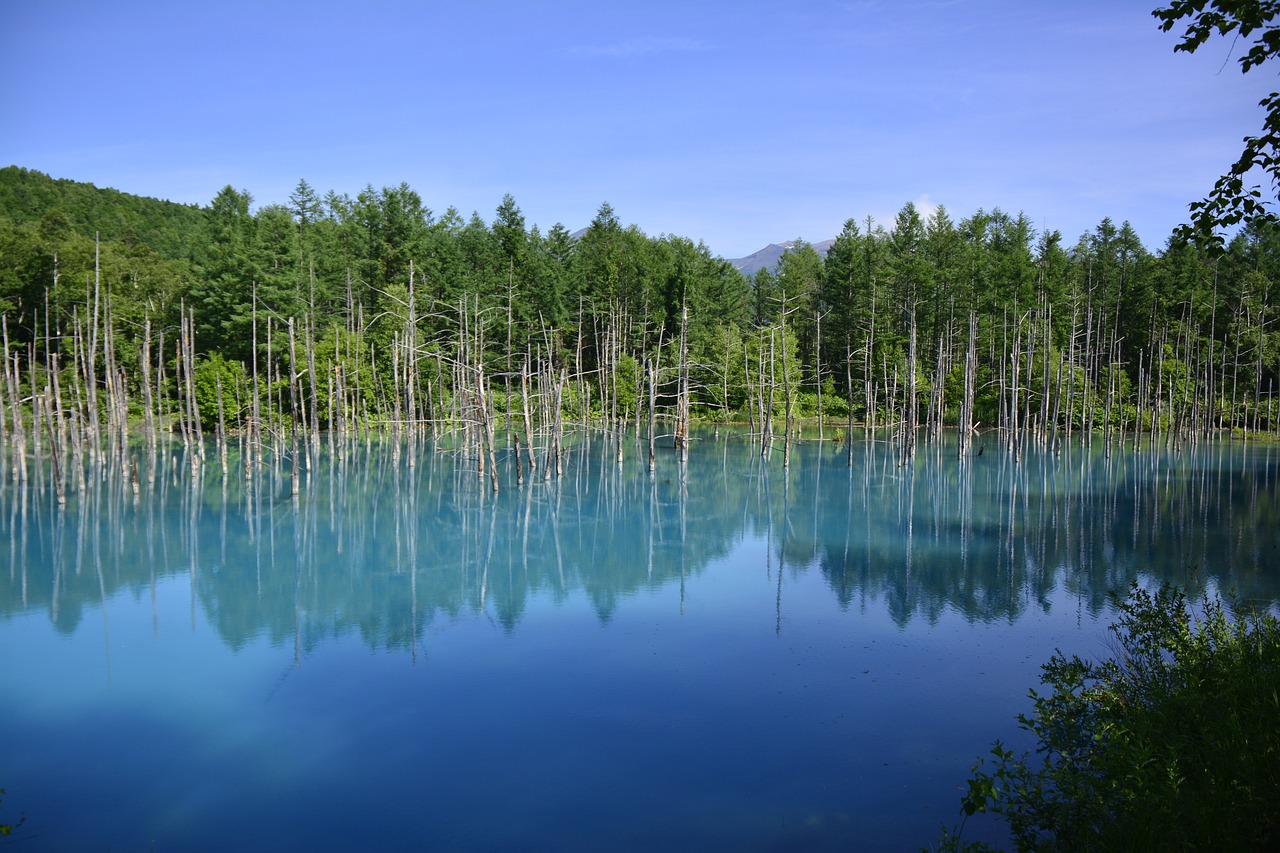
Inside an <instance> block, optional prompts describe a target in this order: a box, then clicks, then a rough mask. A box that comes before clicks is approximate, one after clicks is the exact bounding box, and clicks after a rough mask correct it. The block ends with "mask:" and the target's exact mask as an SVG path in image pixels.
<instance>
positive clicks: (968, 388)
mask: <svg viewBox="0 0 1280 853" xmlns="http://www.w3.org/2000/svg"><path fill="white" fill-rule="evenodd" d="M1277 280H1280V228H1278V227H1277V226H1276V225H1275V224H1274V223H1268V222H1267V221H1265V220H1259V221H1257V222H1255V223H1253V224H1250V225H1248V226H1246V227H1244V228H1243V229H1242V230H1240V231H1239V232H1238V233H1237V234H1235V235H1234V236H1233V237H1232V238H1231V239H1230V240H1229V241H1227V242H1226V243H1225V245H1222V246H1210V247H1209V248H1208V249H1205V248H1202V247H1201V246H1199V245H1197V244H1196V243H1195V242H1193V238H1192V237H1191V236H1189V235H1187V234H1180V233H1174V234H1172V235H1171V236H1170V237H1169V238H1168V240H1167V241H1166V243H1165V245H1164V246H1162V247H1160V248H1159V249H1158V250H1157V251H1154V252H1153V251H1151V250H1149V249H1148V248H1147V247H1145V246H1143V245H1142V242H1141V241H1140V240H1139V238H1138V236H1137V235H1136V234H1135V233H1134V231H1133V229H1132V228H1130V226H1129V225H1128V223H1125V222H1121V223H1120V224H1119V225H1117V224H1116V223H1115V222H1114V221H1113V220H1112V219H1110V218H1103V219H1101V221H1100V222H1099V223H1098V225H1097V227H1096V228H1094V229H1093V230H1092V231H1089V232H1088V233H1085V234H1082V235H1079V236H1078V237H1076V238H1074V240H1072V241H1068V240H1067V239H1064V237H1063V235H1062V234H1060V233H1058V232H1057V231H1048V232H1042V231H1038V230H1037V229H1036V228H1035V227H1034V225H1033V224H1032V222H1031V221H1030V220H1029V219H1028V218H1027V217H1026V216H1025V215H1021V214H1010V213H1007V212H1005V211H1002V210H1000V209H999V208H994V209H992V210H989V211H988V210H978V211H974V212H970V213H968V215H966V216H964V217H963V218H960V219H955V218H953V216H952V214H951V213H950V212H949V211H947V210H945V209H944V208H941V207H939V208H937V209H936V210H934V211H932V212H929V213H928V214H927V215H926V214H923V213H922V212H921V211H920V210H918V209H917V208H916V207H915V206H914V205H912V204H910V203H908V204H906V205H904V206H903V207H902V209H901V210H900V211H899V212H898V214H897V216H896V218H895V219H894V221H893V222H891V223H878V222H875V221H873V220H871V219H866V220H857V219H849V220H848V221H847V222H846V223H845V224H844V228H843V230H842V231H841V233H840V234H839V235H838V237H837V238H836V239H835V241H834V243H833V244H832V245H831V246H830V249H829V251H828V252H827V254H826V256H825V257H823V256H821V255H820V254H819V253H818V252H817V251H816V250H815V249H814V248H813V247H812V246H810V245H809V244H807V243H805V242H803V241H797V243H796V244H795V246H794V248H793V249H791V250H790V251H788V253H787V254H785V255H784V256H783V258H782V260H781V261H780V263H779V265H778V266H777V267H776V268H775V269H773V270H761V271H759V272H758V273H756V274H754V275H752V276H744V275H743V274H741V273H740V272H739V271H738V270H737V269H735V268H734V267H733V266H732V265H731V264H730V263H729V262H727V261H725V260H724V259H722V258H719V257H716V256H714V255H713V254H712V253H711V252H710V250H709V249H708V248H707V247H706V246H705V245H703V244H701V243H695V242H693V241H692V240H690V239H687V238H684V237H680V236H674V235H661V236H657V237H653V236H649V235H647V234H645V233H644V232H643V231H642V230H641V229H640V228H639V227H637V226H635V225H623V224H622V222H621V221H620V219H619V217H618V214H617V213H615V211H614V210H613V209H612V208H611V207H610V206H609V205H608V204H602V205H601V206H600V208H599V211H598V212H597V214H596V216H595V218H594V219H592V221H591V222H590V224H589V225H588V226H587V227H586V228H585V229H584V230H582V231H580V232H577V233H571V232H570V231H569V230H568V229H567V228H566V227H565V226H564V225H561V224H558V223H557V224H555V225H553V226H552V227H551V228H549V229H548V230H546V231H545V232H543V231H542V230H540V229H539V227H538V226H536V225H531V224H529V223H527V222H526V220H525V217H524V215H523V214H522V212H521V210H520V208H519V206H518V205H517V203H516V201H515V199H513V198H512V197H511V196H510V195H507V196H505V197H504V198H503V199H502V200H501V202H500V203H499V204H498V206H497V208H496V209H495V210H494V212H493V215H492V217H491V219H489V220H488V221H486V220H485V218H483V217H482V216H480V215H479V214H478V213H472V214H471V215H470V216H469V217H464V216H463V215H462V214H460V213H459V211H457V210H455V209H454V208H447V209H446V210H445V211H444V212H443V213H437V212H435V211H433V210H431V209H430V208H428V207H427V206H426V204H425V203H424V201H423V200H422V198H421V197H420V196H419V195H418V193H416V192H415V191H414V190H412V189H411V188H410V187H409V186H408V185H406V184H401V185H399V186H397V187H384V188H382V189H375V188H374V187H372V186H368V187H366V188H365V189H364V190H362V191H361V192H360V193H359V194H358V195H357V196H356V197H355V198H351V197H350V196H348V195H345V194H342V195H340V194H337V193H335V192H332V191H331V192H328V193H325V194H323V195H322V194H321V193H320V192H318V191H317V190H315V189H314V188H312V187H311V186H310V185H309V184H308V183H307V182H306V181H305V180H304V181H300V182H299V183H298V185H297V187H296V189H295V190H294V192H293V193H292V194H291V195H290V196H289V198H288V200H287V201H286V202H284V203H270V204H265V205H260V206H255V203H254V199H253V198H252V197H251V195H250V194H249V193H248V192H247V191H244V190H237V189H234V188H233V187H231V186H227V187H225V188H224V189H222V190H221V191H220V192H219V193H218V194H217V196H216V197H215V198H214V199H213V200H212V201H211V202H210V203H209V204H208V205H207V206H191V205H180V204H174V203H170V202H164V201H158V200H155V199H149V198H141V197H137V196H131V195H128V194H125V193H122V192H117V191H115V190H109V189H98V188H96V187H94V186H93V185H91V184H85V183H77V182H74V181H69V180H61V179H56V180H55V179H53V178H51V177H49V176H47V175H44V174H42V173H40V172H37V171H33V170H29V169H24V168H19V167H16V166H10V167H7V168H4V169H0V313H2V314H3V336H4V348H5V353H6V359H5V381H4V387H3V389H2V391H3V394H0V396H2V397H3V400H2V401H0V402H2V403H3V412H2V415H3V417H0V424H3V426H2V427H0V428H2V429H4V430H5V432H7V433H8V434H9V437H10V438H11V440H12V441H15V442H22V443H24V446H25V443H26V442H29V441H32V440H34V441H36V442H39V441H40V439H41V438H42V437H43V438H45V439H47V440H48V444H49V445H50V446H51V447H53V448H54V449H55V457H56V456H57V452H56V451H57V450H58V449H61V450H62V452H63V453H64V454H67V453H77V454H79V453H84V452H85V449H86V448H91V449H93V448H97V449H110V448H112V447H116V448H118V449H119V450H121V451H126V450H127V449H128V447H129V446H130V442H131V441H134V440H136V439H138V437H139V436H141V439H142V440H143V441H144V442H146V443H148V444H149V445H150V446H151V447H152V448H153V449H154V448H155V446H156V442H157V441H158V440H159V438H158V436H163V435H166V434H167V435H171V436H175V437H177V436H180V437H181V438H182V440H184V441H188V442H192V443H193V446H195V444H198V443H199V444H202V442H201V441H200V439H201V438H202V436H203V435H204V433H213V432H216V434H217V437H218V440H219V442H218V443H219V446H220V447H222V448H223V449H222V455H223V460H224V461H223V464H224V466H225V465H226V461H225V460H226V449H225V448H226V445H227V443H228V441H229V437H235V436H239V437H240V440H241V441H248V442H250V443H251V444H252V446H256V447H261V445H262V444H263V442H264V441H266V440H268V439H271V440H274V441H276V442H277V443H283V444H290V443H291V444H292V446H293V448H294V449H295V450H296V448H297V446H298V442H300V441H301V442H304V443H305V442H307V441H312V442H315V443H316V444H317V446H318V442H319V441H320V436H322V435H326V436H336V437H338V438H341V437H343V436H352V435H357V434H360V433H361V432H365V433H367V432H368V431H374V430H379V431H388V432H392V433H394V434H396V435H399V436H402V437H403V436H406V435H407V436H410V437H411V438H412V437H414V436H418V437H422V436H427V435H430V436H432V437H435V438H439V437H441V436H442V435H449V436H456V437H458V441H459V442H460V443H459V444H458V446H465V447H467V448H472V449H473V450H474V451H475V454H476V456H477V458H478V459H479V465H480V470H481V471H482V472H483V471H484V470H485V462H486V457H487V458H488V462H489V469H490V473H491V476H492V477H493V478H494V479H493V482H494V487H495V488H496V487H497V479H496V473H494V472H493V467H494V452H495V447H496V446H499V445H502V446H504V447H507V448H509V447H510V445H511V441H512V440H513V439H514V441H515V442H516V446H517V453H516V456H517V457H519V456H520V451H519V449H518V448H519V443H520V442H521V441H522V440H523V441H524V442H525V444H526V449H525V451H524V452H525V454H526V455H527V459H528V463H529V466H530V468H531V470H537V468H538V467H539V465H540V464H541V465H543V466H544V470H545V472H546V474H547V475H548V476H549V475H550V473H551V471H552V469H554V468H555V466H556V459H557V456H558V446H559V442H560V440H561V436H562V434H563V431H564V430H565V429H566V428H568V427H590V428H596V429H603V430H606V431H609V430H618V431H621V430H624V429H627V428H629V427H634V428H637V429H639V428H641V427H642V426H648V427H649V430H648V434H649V435H650V442H651V447H652V441H653V438H652V436H654V435H655V433H656V432H662V431H665V433H669V435H670V437H673V438H674V440H675V442H676V445H677V446H680V445H681V444H682V437H683V436H684V435H686V434H687V430H688V426H689V424H690V423H691V422H693V421H704V422H716V423H722V422H723V423H729V422H733V423H740V424H743V425H747V426H749V427H750V432H751V434H752V435H754V436H758V437H759V440H760V442H761V446H762V447H766V446H767V445H768V444H769V443H770V442H772V441H774V440H775V438H776V437H782V438H785V439H788V440H789V439H790V438H791V437H793V436H794V435H795V434H796V432H797V431H798V429H799V426H800V424H801V423H807V424H809V425H810V426H811V427H814V428H816V429H817V430H818V431H819V433H820V434H823V435H829V436H831V437H839V436H841V435H844V434H846V433H847V432H849V431H852V430H855V429H863V430H866V431H868V432H871V431H876V430H879V431H881V432H882V433H884V434H888V435H890V436H892V440H893V441H894V442H895V443H896V445H897V447H898V448H899V449H900V451H901V453H902V455H903V457H904V458H907V457H909V456H910V455H911V454H912V453H914V452H915V450H916V448H917V446H918V444H919V443H920V442H932V441H935V440H936V439H937V438H938V437H939V436H941V435H942V433H943V431H944V430H948V429H958V431H959V435H960V453H961V454H962V455H963V454H965V453H967V452H972V441H973V436H974V435H978V434H982V433H983V432H984V431H987V430H995V431H997V432H994V433H993V434H992V435H993V438H992V440H993V441H994V440H998V441H999V442H1000V443H1001V445H1002V446H1003V447H1005V448H1007V449H1008V450H1009V451H1010V452H1012V453H1015V454H1017V453H1019V452H1020V448H1023V447H1025V446H1026V443H1027V442H1030V441H1039V442H1042V443H1045V444H1052V443H1054V442H1058V441H1060V440H1062V439H1063V438H1066V437H1069V436H1071V435H1072V434H1073V433H1083V434H1088V435H1097V436H1099V437H1101V438H1102V439H1103V440H1105V441H1107V442H1114V441H1117V440H1120V439H1122V438H1136V439H1137V440H1143V439H1144V438H1145V439H1146V440H1149V441H1152V442H1163V443H1165V444H1168V445H1171V446H1172V445H1176V444H1178V443H1181V442H1185V441H1194V440H1197V439H1199V438H1203V437H1205V436H1208V435H1210V434H1212V433H1214V432H1218V431H1230V432H1231V433H1232V434H1234V435H1239V436H1242V437H1248V436H1250V435H1251V434H1253V433H1257V432H1268V431H1271V430H1273V429H1274V428H1275V424H1276V414H1277V412H1276V390H1277V388H1276V385H1277V372H1278V371H1280V330H1278V329H1277V324H1276V316H1277V309H1276V305H1275V302H1276V298H1277V294H1276V288H1275V284H1274V283H1275V282H1276V281H1277ZM660 425H661V426H660ZM824 431H825V432H824ZM665 433H664V434H665ZM994 436H998V439H996V438H995V437H994ZM985 442H986V439H984V443H985ZM784 444H785V442H784ZM535 450H538V451H541V452H542V453H543V460H542V461H541V462H540V461H539V459H538V458H537V456H536V455H535ZM93 452H97V451H96V450H94V451H93ZM650 452H651V453H652V450H651V451H650ZM252 455H253V454H248V456H252ZM258 455H259V456H260V455H261V454H260V453H259V454H258ZM21 456H23V454H15V457H14V461H13V466H14V468H15V475H16V476H23V474H22V472H21V471H19V470H17V469H18V468H20V467H21V465H22V463H21V460H20V459H19V458H18V457H21ZM55 462H56V458H55ZM521 473H522V476H523V471H522V472H521Z"/></svg>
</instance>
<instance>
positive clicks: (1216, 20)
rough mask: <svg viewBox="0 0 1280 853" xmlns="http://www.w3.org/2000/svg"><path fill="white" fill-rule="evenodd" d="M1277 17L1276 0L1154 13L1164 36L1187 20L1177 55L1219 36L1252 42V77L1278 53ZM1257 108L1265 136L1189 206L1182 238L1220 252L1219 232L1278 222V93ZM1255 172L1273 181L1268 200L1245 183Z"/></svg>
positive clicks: (1230, 1) (1239, 0)
mask: <svg viewBox="0 0 1280 853" xmlns="http://www.w3.org/2000/svg"><path fill="white" fill-rule="evenodd" d="M1277 13H1280V3H1276V2H1274V0H1209V2H1206V0H1173V2H1171V3H1170V4H1169V5H1168V6H1167V7H1161V8H1159V9H1156V10H1155V11H1153V12H1152V13H1151V14H1152V15H1154V16H1155V17H1156V18H1157V19H1158V20H1159V21H1160V29H1161V30H1163V31H1164V32H1166V33H1167V32H1169V30H1171V29H1173V28H1174V27H1175V26H1176V25H1178V24H1179V23H1180V22H1182V21H1184V20H1186V21H1187V25H1186V27H1187V28H1186V30H1185V31H1184V32H1183V34H1182V37H1181V38H1180V39H1179V41H1178V44H1177V45H1176V46H1175V47H1174V51H1183V52H1186V53H1195V52H1196V50H1197V49H1198V48H1200V47H1201V46H1203V45H1204V44H1205V42H1207V41H1208V40H1209V39H1210V38H1211V37H1212V36H1213V35H1215V34H1217V35H1222V36H1227V35H1231V36H1233V37H1234V38H1235V39H1237V40H1239V39H1245V40H1250V39H1252V43H1251V44H1249V49H1248V50H1247V51H1245V53H1244V55H1243V56H1241V57H1240V59H1239V62H1240V70H1241V72H1242V73H1248V72H1249V71H1250V69H1253V68H1256V67H1258V66H1259V65H1262V64H1263V63H1265V62H1267V61H1269V60H1271V59H1274V58H1275V57H1276V56H1277V55H1280V27H1278V26H1277V25H1276V24H1275V23H1274V21H1275V17H1276V15H1277ZM1258 105H1259V106H1260V107H1262V108H1263V110H1264V111H1265V115H1266V117H1265V119H1264V120H1263V125H1262V133H1260V134H1258V135H1257V136H1247V137H1245V139H1244V150H1243V151H1242V152H1241V154H1240V156H1239V158H1237V160H1236V162H1235V163H1233V164H1232V165H1231V168H1230V169H1229V170H1228V171H1227V173H1226V174H1225V175H1223V176H1222V177H1220V178H1218V180H1217V182H1216V183H1215V184H1214V187H1213V191H1212V192H1210V193H1209V195H1208V196H1207V197H1206V198H1205V199H1204V200H1202V201H1197V202H1193V203H1192V204H1191V205H1190V210H1191V224H1190V226H1183V227H1182V228H1180V229H1179V231H1178V233H1179V235H1180V236H1181V237H1183V238H1184V239H1193V238H1198V239H1200V240H1201V241H1203V242H1205V243H1206V244H1207V245H1209V246H1212V247H1214V248H1215V249H1216V250H1217V251H1221V249H1222V235H1221V234H1219V233H1217V232H1218V229H1220V228H1224V227H1230V226H1232V225H1237V224H1240V223H1241V222H1252V221H1255V220H1259V219H1274V218H1275V214H1274V212H1273V210H1272V209H1271V207H1270V204H1271V202H1273V201H1274V200H1275V199H1274V196H1276V195H1277V193H1278V192H1280V93H1277V92H1272V93H1271V94H1270V95H1268V96H1267V97H1265V98H1263V99H1262V101H1261V102H1259V104H1258ZM1255 169H1258V170H1261V171H1262V173H1263V174H1265V175H1266V176H1267V177H1269V178H1270V179H1271V192H1270V193H1269V194H1268V195H1267V196H1265V197H1264V194H1263V191H1262V189H1261V188H1260V187H1259V186H1257V185H1249V186H1246V184H1245V180H1246V177H1247V176H1248V175H1249V174H1250V173H1251V172H1253V171H1254V170H1255Z"/></svg>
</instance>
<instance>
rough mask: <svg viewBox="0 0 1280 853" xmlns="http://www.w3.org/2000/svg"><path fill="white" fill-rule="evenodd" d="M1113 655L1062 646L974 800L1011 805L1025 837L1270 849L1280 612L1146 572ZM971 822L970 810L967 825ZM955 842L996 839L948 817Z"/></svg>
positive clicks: (1002, 811) (1279, 752)
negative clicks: (964, 833) (1148, 578)
mask: <svg viewBox="0 0 1280 853" xmlns="http://www.w3.org/2000/svg"><path fill="white" fill-rule="evenodd" d="M1119 608H1120V617H1119V619H1118V621H1117V622H1116V624H1114V625H1112V626H1111V631H1112V632H1113V633H1114V635H1115V640H1116V644H1117V645H1116V656H1115V657H1114V658H1112V659H1109V660H1105V661H1103V662H1101V663H1092V662H1087V661H1084V660H1081V659H1080V658H1079V657H1071V658H1067V657H1065V656H1064V655H1062V654H1061V653H1058V654H1055V655H1054V656H1053V658H1052V659H1051V660H1050V661H1049V663H1048V664H1046V665H1045V666H1044V668H1043V670H1044V674H1043V676H1042V677H1041V681H1042V683H1043V684H1045V685H1047V686H1048V687H1049V688H1051V690H1050V692H1049V693H1047V694H1041V693H1038V692H1036V691H1034V690H1033V691H1032V692H1031V697H1032V699H1033V701H1034V703H1035V711H1034V713H1033V714H1032V715H1031V716H1030V717H1028V716H1025V715H1023V716H1020V717H1019V718H1018V722H1019V724H1020V725H1021V726H1022V728H1024V729H1026V730H1028V731H1030V732H1032V733H1033V734H1034V735H1035V736H1036V738H1037V740H1038V746H1037V749H1036V751H1035V754H1034V755H1033V754H1032V753H1030V752H1027V753H1023V754H1022V755H1017V754H1015V753H1013V752H1012V751H1010V750H1008V749H1006V748H1005V747H1004V746H1003V745H1002V744H1001V743H999V742H998V741H997V742H996V744H995V746H994V747H993V748H992V750H991V754H992V756H993V757H994V762H993V764H992V765H991V767H990V768H988V767H987V766H986V764H985V762H983V761H981V760H980V761H979V763H978V764H977V765H976V766H975V767H974V774H973V777H972V778H971V779H970V780H969V784H968V793H967V794H966V795H965V796H964V797H963V799H962V801H961V803H962V810H963V812H964V813H965V815H967V816H971V815H973V814H976V813H979V812H992V813H995V814H999V815H1000V816H1001V817H1002V818H1003V819H1004V821H1005V822H1006V823H1007V824H1008V826H1009V829H1010V830H1011V831H1012V834H1013V840H1014V843H1015V845H1016V846H1017V849H1019V850H1055V851H1056V850H1064V851H1065V850H1070V851H1088V850H1233V851H1238V850H1260V849H1276V848H1277V846H1278V845H1280V622H1278V621H1277V620H1276V618H1275V617H1274V616H1272V615H1270V614H1268V613H1264V612H1257V611H1250V612H1247V613H1245V614H1243V615H1240V616H1236V615H1233V614H1231V613H1228V612H1227V611H1226V610H1225V609H1224V608H1223V606H1222V603H1221V602H1220V601H1218V600H1214V601H1210V602H1207V603H1206V604H1205V605H1204V607H1203V610H1202V612H1201V613H1200V614H1199V615H1198V616H1197V615H1195V614H1194V613H1193V612H1192V609H1191V608H1190V607H1189V606H1188V603H1187V599H1186V596H1185V595H1184V594H1183V593H1182V592H1179V591H1177V590H1174V589H1171V588H1169V587H1167V586H1166V587H1163V588H1161V589H1160V590H1159V591H1157V592H1155V593H1151V592H1148V591H1146V590H1143V589H1141V588H1139V587H1137V586H1136V585H1135V586H1134V587H1133V588H1132V589H1131V590H1130V593H1129V597H1128V598H1127V599H1126V600H1125V601H1123V602H1120V603H1119ZM961 828H963V824H962V827H961ZM942 847H943V849H950V850H988V849H990V848H988V847H987V846H986V845H983V844H966V843H964V842H962V841H961V840H960V835H959V832H958V831H947V832H945V833H944V835H943V839H942Z"/></svg>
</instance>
